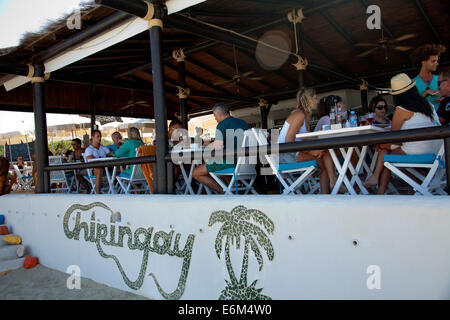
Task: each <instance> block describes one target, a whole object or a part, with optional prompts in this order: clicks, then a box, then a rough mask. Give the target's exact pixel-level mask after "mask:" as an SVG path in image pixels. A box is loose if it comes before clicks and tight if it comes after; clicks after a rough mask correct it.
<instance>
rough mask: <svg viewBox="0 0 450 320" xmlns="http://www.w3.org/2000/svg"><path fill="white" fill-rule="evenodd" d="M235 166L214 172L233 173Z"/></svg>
mask: <svg viewBox="0 0 450 320" xmlns="http://www.w3.org/2000/svg"><path fill="white" fill-rule="evenodd" d="M234 169H235V168H234V167H233V168H228V169H223V170H220V171H216V172H214V173H218V174H232V173H234Z"/></svg>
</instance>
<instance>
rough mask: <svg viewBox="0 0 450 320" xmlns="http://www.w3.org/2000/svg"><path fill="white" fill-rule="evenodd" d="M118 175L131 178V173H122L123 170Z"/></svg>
mask: <svg viewBox="0 0 450 320" xmlns="http://www.w3.org/2000/svg"><path fill="white" fill-rule="evenodd" d="M119 177H122V178H126V179H130V178H131V175H130V174H126V173H124V172H121V173H120V174H119Z"/></svg>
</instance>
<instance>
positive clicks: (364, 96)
mask: <svg viewBox="0 0 450 320" xmlns="http://www.w3.org/2000/svg"><path fill="white" fill-rule="evenodd" d="M362 81H363V82H362V84H361V85H360V86H359V90H360V91H361V106H362V112H363V114H366V113H367V112H369V101H368V92H369V91H368V90H369V86H368V83H367V81H365V80H364V79H362ZM371 112H372V111H371Z"/></svg>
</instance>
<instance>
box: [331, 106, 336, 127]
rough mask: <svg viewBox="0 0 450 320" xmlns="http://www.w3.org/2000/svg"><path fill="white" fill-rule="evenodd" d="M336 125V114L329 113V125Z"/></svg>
mask: <svg viewBox="0 0 450 320" xmlns="http://www.w3.org/2000/svg"><path fill="white" fill-rule="evenodd" d="M331 124H336V114H335V113H334V110H331V111H330V125H331Z"/></svg>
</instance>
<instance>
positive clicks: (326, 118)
mask: <svg viewBox="0 0 450 320" xmlns="http://www.w3.org/2000/svg"><path fill="white" fill-rule="evenodd" d="M324 125H330V116H323V117H322V118H320V119H319V122H317V124H316V128H315V129H314V132H317V131H321V130H322V127H323V126H324Z"/></svg>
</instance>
